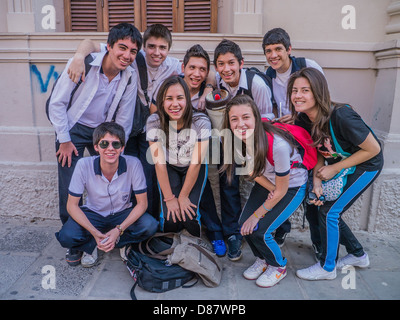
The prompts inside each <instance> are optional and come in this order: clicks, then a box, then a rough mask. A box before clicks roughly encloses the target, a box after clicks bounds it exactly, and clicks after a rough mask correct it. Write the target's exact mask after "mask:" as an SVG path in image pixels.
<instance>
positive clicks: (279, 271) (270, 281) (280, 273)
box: [256, 266, 286, 288]
mask: <svg viewBox="0 0 400 320" xmlns="http://www.w3.org/2000/svg"><path fill="white" fill-rule="evenodd" d="M284 277H286V266H285V267H274V266H268V268H267V270H265V272H264V273H263V274H262V275H261V276H259V277H258V279H257V281H256V285H258V286H259V287H262V288H269V287H272V286H274V285H276V284H277V283H278V282H279V281H281V280H282V279H283V278H284Z"/></svg>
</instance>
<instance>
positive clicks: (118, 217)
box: [56, 122, 158, 267]
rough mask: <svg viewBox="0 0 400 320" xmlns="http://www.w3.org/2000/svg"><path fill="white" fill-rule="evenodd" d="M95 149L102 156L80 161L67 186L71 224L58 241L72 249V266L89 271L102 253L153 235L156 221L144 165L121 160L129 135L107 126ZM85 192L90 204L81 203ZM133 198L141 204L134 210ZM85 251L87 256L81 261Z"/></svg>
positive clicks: (95, 138)
mask: <svg viewBox="0 0 400 320" xmlns="http://www.w3.org/2000/svg"><path fill="white" fill-rule="evenodd" d="M93 146H94V149H95V150H96V151H97V152H98V153H99V156H93V157H85V158H82V159H80V160H79V161H78V163H77V165H76V168H75V171H74V173H73V175H72V179H71V184H70V186H69V196H68V203H67V209H68V212H69V214H70V217H69V219H68V221H67V222H66V223H65V224H64V225H63V227H62V228H61V230H60V232H57V233H56V237H57V240H58V241H59V242H60V244H61V245H62V246H63V247H64V248H68V251H67V255H66V260H67V262H68V264H69V265H72V266H75V265H78V264H79V263H81V264H82V266H84V267H91V266H93V265H95V264H96V262H97V260H98V255H97V248H99V249H100V250H102V251H104V252H108V251H110V250H112V249H113V248H114V247H118V248H122V247H124V246H125V245H127V244H129V243H137V242H140V241H142V240H145V239H147V238H149V237H150V236H152V235H153V234H154V233H155V232H156V230H157V227H158V223H157V221H156V220H155V219H154V218H153V217H152V216H151V215H149V214H148V213H146V212H145V211H146V208H147V195H146V179H145V177H144V173H143V168H142V165H141V163H140V161H139V160H138V159H137V158H135V157H131V156H123V155H122V152H123V150H124V146H125V131H124V129H123V128H122V127H121V126H120V125H118V124H117V123H115V122H104V123H102V124H100V125H99V126H98V127H97V128H96V129H95V130H94V132H93ZM84 191H86V192H87V197H86V204H85V205H83V206H80V205H79V200H80V198H81V196H82V194H83V193H84ZM131 193H134V195H135V198H136V202H137V204H136V205H135V206H134V207H132V203H131V202H130V199H131V197H130V196H131ZM82 252H83V256H82Z"/></svg>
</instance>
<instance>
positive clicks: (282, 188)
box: [240, 174, 290, 236]
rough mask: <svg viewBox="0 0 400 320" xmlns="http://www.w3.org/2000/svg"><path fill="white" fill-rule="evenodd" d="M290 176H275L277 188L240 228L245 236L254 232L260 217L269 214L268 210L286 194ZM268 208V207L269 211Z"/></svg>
mask: <svg viewBox="0 0 400 320" xmlns="http://www.w3.org/2000/svg"><path fill="white" fill-rule="evenodd" d="M289 177H290V175H289V174H287V175H285V176H278V175H277V176H276V177H275V190H274V191H273V192H272V196H269V197H268V198H267V199H266V200H265V201H264V202H263V204H262V205H261V206H260V207H259V208H258V209H257V210H256V211H255V212H254V213H253V214H252V215H251V216H250V217H249V218H248V219H247V220H246V221H245V222H244V223H243V226H242V228H241V229H240V233H241V234H242V235H243V236H244V235H249V234H251V233H253V230H254V228H255V226H256V225H257V223H258V222H259V221H260V219H262V218H263V217H264V215H265V214H268V212H269V211H271V210H272V209H273V208H274V206H275V205H276V204H277V203H278V202H279V201H281V200H282V198H283V197H284V196H285V195H286V193H287V191H288V189H289ZM266 209H268V211H267V210H266Z"/></svg>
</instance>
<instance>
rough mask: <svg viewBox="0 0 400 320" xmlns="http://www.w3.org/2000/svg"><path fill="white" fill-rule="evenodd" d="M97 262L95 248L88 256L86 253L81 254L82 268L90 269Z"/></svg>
mask: <svg viewBox="0 0 400 320" xmlns="http://www.w3.org/2000/svg"><path fill="white" fill-rule="evenodd" d="M97 261H98V257H97V248H95V249H94V250H93V252H92V254H88V253H86V252H84V253H83V256H82V259H81V264H82V267H85V268H90V267H93V266H94V265H95V264H96V263H97Z"/></svg>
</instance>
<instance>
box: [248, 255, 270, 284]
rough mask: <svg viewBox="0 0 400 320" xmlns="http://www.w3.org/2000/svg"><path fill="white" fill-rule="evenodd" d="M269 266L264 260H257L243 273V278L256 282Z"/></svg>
mask: <svg viewBox="0 0 400 320" xmlns="http://www.w3.org/2000/svg"><path fill="white" fill-rule="evenodd" d="M267 267H268V264H267V263H266V262H265V260H264V259H260V258H257V259H256V261H255V262H254V263H253V264H252V265H251V266H250V267H248V268H247V269H246V270H245V271H244V272H243V277H245V278H246V279H247V280H256V279H257V278H258V277H259V276H260V275H261V274H262V273H263V272H264V271H265V270H267Z"/></svg>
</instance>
